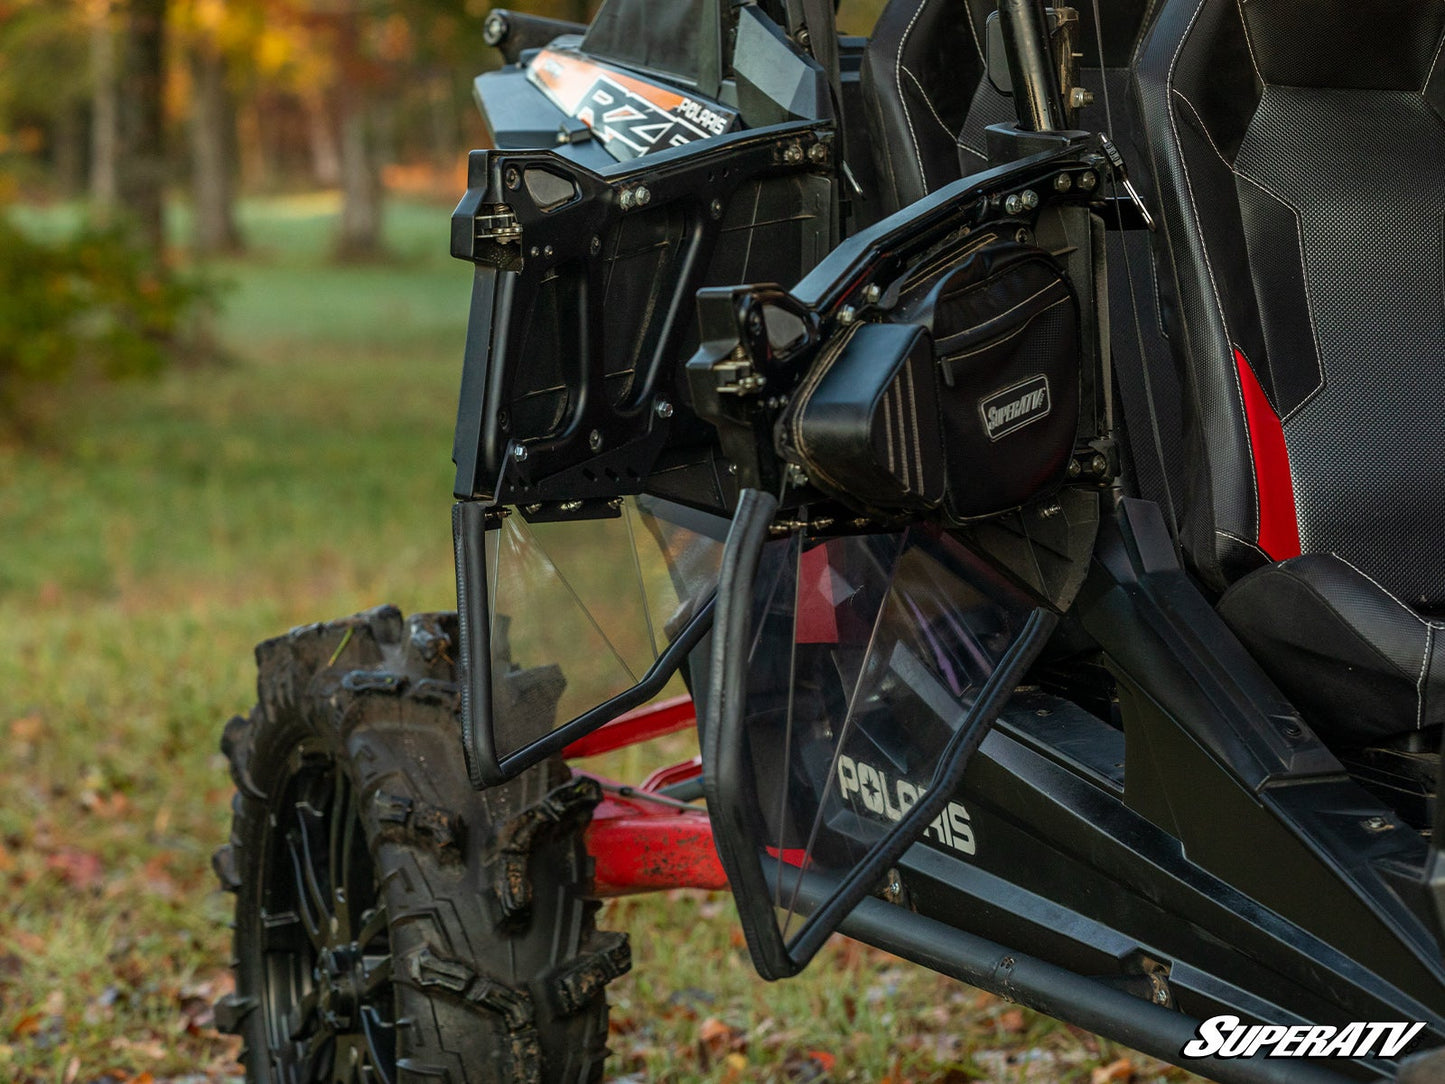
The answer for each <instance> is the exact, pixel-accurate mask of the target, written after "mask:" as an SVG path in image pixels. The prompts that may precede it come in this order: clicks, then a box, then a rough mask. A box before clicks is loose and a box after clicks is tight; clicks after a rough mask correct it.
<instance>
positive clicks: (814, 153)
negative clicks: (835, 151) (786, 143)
mask: <svg viewBox="0 0 1445 1084" xmlns="http://www.w3.org/2000/svg"><path fill="white" fill-rule="evenodd" d="M808 160H809V161H810V162H812V163H814V164H815V165H819V166H821V165H822V164H823V163H824V162H826V161H827V160H828V144H826V143H814V144H813V145H812V146H811V147H809V148H808Z"/></svg>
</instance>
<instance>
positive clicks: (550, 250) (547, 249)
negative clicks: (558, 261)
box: [542, 245, 556, 256]
mask: <svg viewBox="0 0 1445 1084" xmlns="http://www.w3.org/2000/svg"><path fill="white" fill-rule="evenodd" d="M555 251H556V250H555V249H553V248H552V246H551V245H547V246H545V247H544V248H543V249H542V255H543V256H552V255H554V254H555Z"/></svg>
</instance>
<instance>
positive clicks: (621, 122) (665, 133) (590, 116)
mask: <svg viewBox="0 0 1445 1084" xmlns="http://www.w3.org/2000/svg"><path fill="white" fill-rule="evenodd" d="M527 78H528V79H530V80H531V82H532V83H533V84H535V85H536V86H537V87H539V88H540V89H541V90H542V92H543V93H544V94H546V95H547V97H548V98H550V99H551V100H552V102H553V103H554V104H555V105H556V106H557V107H558V108H560V109H562V110H563V111H564V112H566V113H567V115H568V116H570V117H575V118H576V119H577V120H580V121H581V122H582V123H583V124H585V125H587V127H588V128H590V129H591V130H592V134H593V136H594V137H596V138H597V139H598V140H600V141H601V142H602V145H603V146H605V147H606V148H607V151H608V153H609V154H611V155H612V157H613V158H616V159H618V160H619V161H626V160H627V159H629V158H638V157H640V156H642V155H644V154H647V153H648V152H650V151H657V150H663V149H664V148H666V147H680V146H682V145H684V144H686V143H692V142H694V141H695V140H699V139H707V138H708V137H710V136H717V135H722V134H723V133H724V132H726V131H727V130H728V129H729V128H731V127H732V126H733V122H734V121H735V120H736V119H737V114H736V113H734V112H732V111H731V110H729V109H726V108H724V107H723V106H720V105H715V104H713V103H711V102H705V101H700V100H699V99H697V98H693V97H689V96H688V95H686V94H684V93H682V92H681V91H679V90H674V89H673V88H671V87H665V86H661V85H659V84H656V83H651V82H648V81H646V80H644V79H638V78H636V77H635V76H632V75H629V74H627V73H626V72H624V71H620V70H618V69H616V68H612V67H609V66H607V65H603V64H598V63H595V62H593V61H590V60H583V59H582V58H581V57H578V56H573V55H570V54H567V53H561V52H557V51H555V50H552V49H544V50H542V52H540V53H538V54H537V57H536V59H535V60H534V61H533V62H532V65H531V67H529V68H528V69H527Z"/></svg>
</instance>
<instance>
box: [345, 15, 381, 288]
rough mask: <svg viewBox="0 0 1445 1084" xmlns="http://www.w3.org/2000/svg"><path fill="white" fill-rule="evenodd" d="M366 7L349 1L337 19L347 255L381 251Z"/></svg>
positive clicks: (366, 256)
mask: <svg viewBox="0 0 1445 1084" xmlns="http://www.w3.org/2000/svg"><path fill="white" fill-rule="evenodd" d="M361 18H362V16H361V12H360V10H359V5H358V4H357V3H356V0H351V2H350V3H349V4H347V5H346V10H345V11H344V13H342V14H341V16H340V18H339V20H338V24H337V35H336V38H337V52H338V56H339V60H340V62H339V63H338V64H337V76H336V78H337V87H336V95H337V111H336V112H337V116H338V118H339V120H340V125H341V199H342V202H341V227H340V234H339V236H338V237H337V241H336V254H337V256H339V257H340V258H342V259H347V260H356V259H372V258H375V257H377V256H379V255H381V203H382V187H381V162H380V155H379V153H378V148H377V145H376V137H375V132H374V131H373V126H372V119H373V118H372V117H371V115H370V113H371V109H370V106H371V102H370V98H371V94H370V93H369V91H370V88H369V86H368V83H369V79H368V77H367V76H368V73H367V66H366V64H365V61H364V59H363V57H362V55H361Z"/></svg>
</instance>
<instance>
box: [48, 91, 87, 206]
mask: <svg viewBox="0 0 1445 1084" xmlns="http://www.w3.org/2000/svg"><path fill="white" fill-rule="evenodd" d="M55 179H56V181H57V183H58V186H59V188H60V191H61V192H63V193H64V194H65V195H67V196H74V195H77V194H79V193H81V192H82V191H84V189H85V110H84V107H83V106H82V105H81V103H80V102H71V103H69V104H67V105H65V106H63V107H62V108H61V110H60V115H59V116H57V117H56V118H55Z"/></svg>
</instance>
